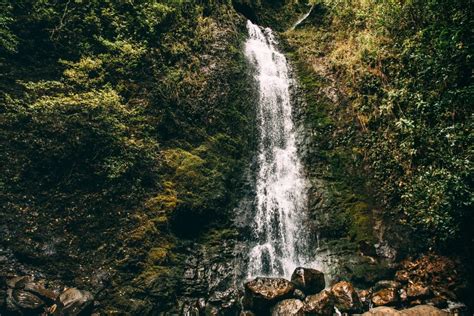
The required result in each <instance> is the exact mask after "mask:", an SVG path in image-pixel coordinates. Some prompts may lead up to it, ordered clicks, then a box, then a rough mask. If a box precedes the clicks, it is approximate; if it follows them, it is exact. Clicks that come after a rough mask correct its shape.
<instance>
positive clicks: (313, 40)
mask: <svg viewBox="0 0 474 316" xmlns="http://www.w3.org/2000/svg"><path fill="white" fill-rule="evenodd" d="M472 10H473V7H472V2H471V1H444V0H439V1H429V2H426V1H417V0H412V1H362V0H361V1H344V0H326V1H317V7H316V9H315V14H313V16H312V17H311V18H312V20H311V21H309V22H307V23H306V24H305V25H304V26H302V27H301V28H299V29H297V30H296V31H294V32H289V33H288V34H287V37H288V39H289V42H290V43H291V45H292V46H293V47H296V56H297V59H298V60H299V62H302V63H303V64H305V65H306V66H304V67H306V68H304V69H311V67H313V65H315V66H316V67H317V63H321V62H322V63H324V64H325V65H326V67H328V69H330V70H331V72H332V73H334V74H335V76H336V78H337V82H338V89H339V90H340V91H341V92H342V94H343V95H344V96H345V102H343V103H341V104H340V105H339V107H338V108H335V109H334V110H332V111H331V113H332V116H333V117H332V120H330V121H329V125H330V126H332V127H330V129H331V130H332V131H334V134H333V135H337V137H338V138H339V140H336V144H337V145H336V146H339V147H340V148H345V149H343V150H342V151H344V152H346V154H343V156H344V155H345V156H347V157H352V158H350V159H349V160H353V161H352V162H348V164H352V165H354V162H355V165H357V166H359V168H360V170H359V171H355V173H358V174H359V176H362V177H363V178H365V182H366V184H367V185H366V187H367V189H368V191H369V192H371V193H370V194H373V196H374V198H373V199H372V200H373V201H375V204H376V207H379V208H380V207H381V208H382V209H383V210H384V216H386V217H387V216H388V218H391V220H393V221H395V220H397V221H400V223H401V224H403V225H404V226H406V227H409V228H410V229H411V230H412V232H413V233H414V235H413V236H417V237H416V239H417V240H419V241H420V242H414V243H412V244H413V245H417V247H418V249H427V248H429V247H434V248H438V249H448V248H450V247H451V246H452V245H455V244H457V245H463V246H464V245H471V246H472V245H473V244H474V243H473V237H474V236H473V234H472V229H470V227H469V224H467V223H470V222H471V221H472V220H473V214H472V207H473V195H472V173H473V165H472V154H473V147H472V144H473V133H472V131H473V129H472V128H473V125H472V124H473V120H472V119H473V112H472V109H473V99H474V98H473V97H474V85H473V77H472V74H473V73H472V70H473V59H474V47H473V44H474V38H473V36H474V35H473V31H472V30H473V29H474V20H473V19H472V16H471V12H472ZM311 18H310V19H311ZM304 71H306V72H307V71H308V70H304ZM309 71H310V72H311V70H309ZM304 76H305V75H303V79H304ZM306 76H307V74H306ZM319 108H320V107H319ZM320 112H321V110H320ZM334 113H340V114H334ZM334 115H336V116H334ZM329 116H331V115H329ZM354 123H355V124H357V126H358V131H357V133H354V129H353V127H351V125H352V124H354ZM354 159H355V160H354ZM361 171H362V173H361ZM359 178H360V177H359ZM460 241H461V242H460ZM461 248H462V247H461ZM454 249H459V247H456V248H454Z"/></svg>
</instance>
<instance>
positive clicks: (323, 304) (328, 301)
mask: <svg viewBox="0 0 474 316" xmlns="http://www.w3.org/2000/svg"><path fill="white" fill-rule="evenodd" d="M304 312H305V313H307V314H316V315H332V314H333V313H334V300H333V297H332V294H331V292H329V291H322V292H320V293H318V294H315V295H310V296H308V297H306V299H305V301H304Z"/></svg>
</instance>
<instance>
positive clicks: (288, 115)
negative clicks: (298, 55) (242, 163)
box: [245, 21, 307, 278]
mask: <svg viewBox="0 0 474 316" xmlns="http://www.w3.org/2000/svg"><path fill="white" fill-rule="evenodd" d="M247 28H248V32H249V39H248V40H247V42H246V45H245V54H246V56H247V58H248V60H249V61H250V62H251V63H252V64H253V65H254V67H255V69H256V75H255V78H256V81H257V83H258V87H259V95H260V98H259V106H258V120H259V133H260V135H259V136H260V139H259V147H258V159H257V163H258V174H257V182H256V193H257V196H256V207H257V209H256V214H255V219H254V225H255V227H254V232H255V236H254V237H255V244H254V246H253V248H252V249H251V251H250V258H249V259H250V263H249V269H248V277H249V278H250V277H256V276H286V277H288V276H290V275H291V273H292V272H293V270H294V268H296V267H297V266H299V265H301V264H303V262H304V255H305V254H306V251H305V250H304V249H303V248H302V247H303V246H307V242H306V240H305V239H306V238H305V237H304V235H305V234H304V232H303V229H302V222H303V220H304V214H305V207H306V181H305V178H304V176H303V172H302V170H303V168H302V165H301V162H300V160H299V157H298V155H297V150H296V139H295V129H294V125H293V121H292V108H291V100H290V91H289V88H290V85H291V79H290V78H289V74H288V73H289V71H288V65H287V62H286V58H285V56H284V55H283V54H282V53H280V52H279V51H278V50H277V49H276V41H275V38H274V36H273V33H272V30H271V29H269V28H266V29H265V30H263V31H262V29H261V28H260V27H259V26H257V25H255V24H253V23H252V22H250V21H248V22H247Z"/></svg>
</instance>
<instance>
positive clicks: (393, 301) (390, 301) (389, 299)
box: [372, 288, 399, 306]
mask: <svg viewBox="0 0 474 316" xmlns="http://www.w3.org/2000/svg"><path fill="white" fill-rule="evenodd" d="M398 302H399V298H398V292H397V290H396V289H394V288H387V289H383V290H380V291H378V292H376V293H375V294H374V295H373V296H372V303H374V305H375V306H387V305H392V306H394V305H397V304H398Z"/></svg>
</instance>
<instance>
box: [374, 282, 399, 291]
mask: <svg viewBox="0 0 474 316" xmlns="http://www.w3.org/2000/svg"><path fill="white" fill-rule="evenodd" d="M401 287H402V285H401V284H400V283H399V282H397V281H389V280H382V281H378V282H377V283H376V284H375V285H374V287H373V289H372V290H373V291H374V292H377V291H380V290H383V289H395V290H399V289H400V288H401Z"/></svg>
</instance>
